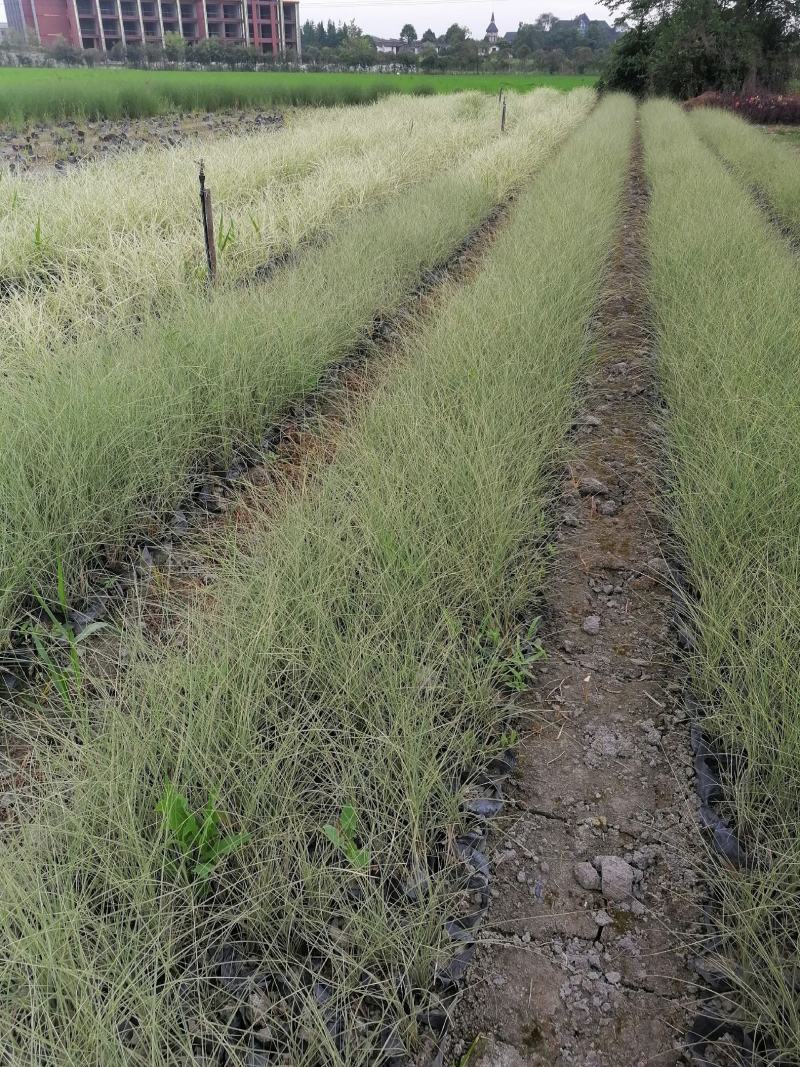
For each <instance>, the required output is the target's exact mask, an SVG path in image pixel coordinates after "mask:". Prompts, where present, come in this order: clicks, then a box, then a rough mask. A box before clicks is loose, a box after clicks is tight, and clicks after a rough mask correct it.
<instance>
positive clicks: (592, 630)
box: [581, 615, 600, 637]
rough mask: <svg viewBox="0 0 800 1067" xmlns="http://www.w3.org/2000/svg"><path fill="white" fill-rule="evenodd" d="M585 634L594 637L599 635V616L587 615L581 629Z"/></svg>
mask: <svg viewBox="0 0 800 1067" xmlns="http://www.w3.org/2000/svg"><path fill="white" fill-rule="evenodd" d="M581 629H582V630H583V632H584V633H585V634H589V635H590V636H591V637H594V636H595V635H596V634H599V633H600V616H599V615H587V616H586V618H585V619H584V620H583V626H582V627H581Z"/></svg>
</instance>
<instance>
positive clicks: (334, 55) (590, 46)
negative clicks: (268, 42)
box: [302, 14, 615, 74]
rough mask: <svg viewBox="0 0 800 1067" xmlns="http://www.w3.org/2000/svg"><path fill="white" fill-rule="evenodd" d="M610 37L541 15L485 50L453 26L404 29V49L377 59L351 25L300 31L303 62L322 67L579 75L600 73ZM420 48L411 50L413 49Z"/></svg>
mask: <svg viewBox="0 0 800 1067" xmlns="http://www.w3.org/2000/svg"><path fill="white" fill-rule="evenodd" d="M614 37H615V33H614V31H613V30H612V29H611V28H610V27H608V26H605V25H604V24H601V23H593V24H591V25H590V26H589V28H588V30H587V32H586V33H585V34H581V33H580V32H579V30H578V27H577V25H576V23H575V21H574V20H560V19H556V18H555V16H553V15H550V14H544V15H540V16H539V18H538V19H537V20H536V21H535V22H534V23H531V24H521V25H520V27H519V29H518V30H517V31H516V36H515V39H513V40H511V41H508V40H506V39H505V38H504V37H501V38H500V39H499V40H498V41H497V42H496V43H495V44H494V45H492V46H489V44H488V42H487V41H485V40H482V41H481V40H475V39H474V38H473V37H472V36H471V34H470V31H469V30H468V29H467V28H466V27H465V26H461V25H459V24H458V23H453V24H452V25H451V26H450V27H448V29H447V30H446V31H445V32H444V33H443V34H440V35H438V36H437V35H436V34H435V33H434V32H433V30H432V29H430V28H428V29H426V30H425V31H424V32H423V33H422V34H421V35H419V34H418V32H417V29H416V27H415V26H413V25H412V24H411V23H406V24H405V25H404V26H403V27H402V29H401V30H400V33H399V35H398V38H397V39H398V40H401V41H403V42H404V43H405V44H406V46H407V48H406V49H405V50H402V51H400V52H399V54H397V55H395V54H394V53H381V52H379V51H378V49H377V48H376V45H375V39H374V37H373V36H372V35H370V34H366V33H365V32H364V31H363V30H362V29H361V27H359V26H357V25H356V23H355V22H354V21H351V22H341V23H339V24H338V25H336V24H335V23H334V22H333V21H332V20H330V19H329V20H328V22H327V24H326V23H324V22H321V21H320V22H312V21H310V20H307V21H306V22H305V23H304V24H303V26H302V46H303V59H304V61H305V62H307V63H310V64H316V65H320V66H327V67H331V66H346V67H371V66H378V65H391V66H395V67H407V68H418V69H420V70H423V71H428V72H435V71H447V70H475V69H483V70H512V69H520V70H541V71H549V72H551V73H557V72H562V73H579V74H582V73H584V72H586V71H589V70H594V71H596V70H599V69H600V67H601V66H602V64H603V62H604V61H605V59H606V57H607V55H608V52H609V48H610V45H611V43H612V41H613V39H614ZM417 44H418V45H419V46H420V47H412V46H414V45H417Z"/></svg>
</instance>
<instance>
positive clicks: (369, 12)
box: [0, 0, 612, 38]
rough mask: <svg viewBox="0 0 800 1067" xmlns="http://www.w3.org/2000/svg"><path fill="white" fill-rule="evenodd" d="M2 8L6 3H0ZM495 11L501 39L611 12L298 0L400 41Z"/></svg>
mask: <svg viewBox="0 0 800 1067" xmlns="http://www.w3.org/2000/svg"><path fill="white" fill-rule="evenodd" d="M0 3H2V0H0ZM492 10H494V17H495V22H496V23H497V28H498V29H499V30H500V34H501V35H502V34H504V33H505V32H506V30H515V29H516V28H517V26H518V25H519V23H520V22H533V21H534V19H535V18H536V17H537V16H538V15H541V14H542V12H544V11H551V12H552V13H553V14H554V15H557V16H558V17H559V18H574V17H575V16H576V15H580V14H581V12H582V11H585V12H586V14H587V15H588V16H589V18H597V19H608V21H609V22H610V21H612V19H611V16H610V15H609V13H608V11H607V9H606V8H605V7H603V6H602V5H601V4H593V3H590V2H589V0H549V2H548V0H534V2H531V0H405V2H404V0H350V2H349V3H348V2H347V0H319V2H318V3H313V2H312V0H300V18H301V20H302V21H303V22H305V20H306V19H312V20H313V21H314V22H319V20H320V19H322V20H323V21H324V22H327V20H328V19H333V21H334V22H339V21H341V20H342V19H344V20H345V21H346V22H349V21H350V19H355V20H356V23H357V24H358V25H359V26H360V27H361V28H362V30H364V32H365V33H374V34H377V35H378V36H381V37H397V35H398V34H399V33H400V30H401V29H402V27H403V25H404V24H405V23H406V22H410V23H411V25H412V26H414V28H415V29H416V31H417V33H418V34H419V35H420V37H421V36H422V34H423V32H424V31H425V30H426V29H427V28H428V27H429V26H430V28H431V29H432V30H433V32H434V33H436V34H437V35H438V34H440V33H444V31H445V30H446V29H447V27H448V26H450V25H451V24H452V23H453V22H458V23H460V24H461V25H462V26H469V28H470V29H471V30H472V36H473V37H477V38H482V37H483V36H484V34H485V33H486V27H487V26H488V24H489V19H490V17H491V14H492Z"/></svg>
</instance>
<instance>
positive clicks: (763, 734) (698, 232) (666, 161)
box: [643, 102, 800, 1062]
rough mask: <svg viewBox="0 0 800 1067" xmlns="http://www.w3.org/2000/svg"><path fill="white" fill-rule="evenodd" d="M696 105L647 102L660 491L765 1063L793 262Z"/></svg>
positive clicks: (784, 599) (790, 1026) (794, 782)
mask: <svg viewBox="0 0 800 1067" xmlns="http://www.w3.org/2000/svg"><path fill="white" fill-rule="evenodd" d="M695 118H696V117H693V118H692V119H689V118H687V117H686V116H685V115H683V114H682V113H681V112H680V110H679V109H678V108H677V106H675V105H672V104H667V103H663V102H656V103H649V104H647V105H645V107H644V109H643V132H644V145H645V151H646V167H647V175H648V178H649V181H650V185H651V191H652V199H651V211H650V223H649V238H648V244H649V255H650V265H651V291H652V297H653V305H654V312H655V323H656V328H657V335H658V368H659V371H660V373H661V378H662V383H663V391H664V395H665V399H666V402H667V408H668V410H667V414H666V421H665V426H664V429H665V435H666V443H667V448H668V457H669V467H668V475H669V479H668V482H667V484H666V486H665V495H664V499H665V502H666V509H667V516H668V519H669V522H670V523H671V525H672V528H673V530H674V533H675V537H676V550H677V551H678V552H679V553H680V556H681V558H682V560H683V561H684V565H685V569H686V577H687V580H688V583H689V587H690V589H691V590H692V599H691V601H690V609H691V611H692V612H693V615H694V620H695V624H696V628H697V638H698V646H697V649H696V651H695V652H694V653H693V655H692V656H691V657H690V660H689V665H690V669H691V674H692V681H693V684H694V687H695V689H696V692H697V694H698V696H699V697H700V703H701V708H702V709H703V711H705V712H706V716H705V718H704V720H703V725H704V728H705V729H706V730H707V731H708V732H709V733H710V735H711V737H712V738H713V740H714V742H715V743H716V744H717V745H718V746H719V747H720V748H721V749H722V750H723V751H724V752H727V753H729V754H730V756H731V765H732V770H733V772H734V773H731V774H729V775H728V776H727V778H726V781H725V787H726V796H727V807H726V811H727V812H728V813H729V814H730V817H731V819H732V820H733V825H734V827H735V830H736V832H737V834H738V835H739V836H740V838H741V840H742V842H743V845H744V849H745V851H746V854H747V856H748V859H749V866H748V867H747V868H746V869H740V870H731V869H730V868H729V867H728V866H727V865H726V864H725V863H721V864H719V865H718V868H717V870H716V871H715V872H714V874H713V875H712V877H713V882H714V885H715V887H716V893H718V907H717V908H716V909H715V914H716V918H717V921H718V923H719V930H720V933H721V935H722V942H721V948H722V953H721V957H722V960H723V961H726V962H725V966H726V967H727V969H728V971H729V979H730V981H731V983H732V985H733V987H734V989H735V990H736V991H737V992H736V999H737V1000H741V1002H742V1004H743V1007H744V1011H745V1013H746V1018H747V1019H748V1022H749V1023H750V1024H751V1025H752V1027H753V1028H754V1029H755V1031H756V1034H757V1038H758V1040H759V1041H761V1040H764V1041H766V1043H767V1044H766V1047H770V1044H769V1043H770V1042H774V1043H775V1047H776V1049H777V1052H776V1059H775V1062H777V1059H778V1058H780V1059H781V1060H782V1061H784V1062H787V1061H788V1062H791V1061H794V1060H796V1059H797V1057H798V1055H799V1054H800V1010H799V1008H798V1005H800V1000H798V989H797V944H798V940H799V939H800V903H799V902H798V893H797V888H798V886H799V885H800V839H798V834H797V825H798V818H800V714H798V694H799V693H800V538H798V530H800V487H799V486H798V478H797V471H798V458H797V451H798V444H797V441H798V434H797V432H796V431H797V429H798V420H799V419H800V328H799V327H798V322H800V320H799V319H798V314H797V308H798V306H799V304H800V275H798V271H797V263H796V261H795V260H794V258H793V257H792V255H791V253H790V251H789V250H788V249H787V248H786V246H785V244H784V243H783V242H782V240H781V239H780V237H779V236H778V235H777V234H776V233H775V232H774V230H773V229H772V227H771V226H770V224H769V222H768V221H767V220H766V219H765V218H764V216H763V214H762V213H761V212H760V211H759V210H758V208H757V207H756V205H755V204H754V203H753V202H752V200H751V198H750V197H749V196H748V194H747V192H746V190H745V188H744V187H743V186H742V185H741V184H740V183H739V182H737V181H736V179H735V178H734V177H732V176H731V175H730V174H729V173H727V172H726V170H725V168H724V166H723V165H722V163H720V162H719V160H717V159H716V158H715V157H714V156H713V155H712V153H711V152H710V151H709V150H708V149H707V148H705V147H704V146H703V145H702V144H701V142H700V141H699V140H698V138H697V136H696V134H695V132H694V128H693V127H694V126H695ZM711 119H712V120H713V121H714V122H715V123H716V121H717V120H716V117H714V116H711ZM730 123H731V124H732V126H731V129H732V131H733V133H734V134H736V131H737V130H738V123H737V122H736V120H735V119H731V120H730ZM727 124H728V119H727V118H726V119H725V125H726V126H727ZM697 128H698V129H702V128H704V126H703V125H699V126H698V127H697ZM744 136H746V137H750V136H752V137H753V138H756V139H760V138H761V135H760V134H758V133H757V132H756V131H753V132H752V135H751V133H750V131H746V133H745V135H744Z"/></svg>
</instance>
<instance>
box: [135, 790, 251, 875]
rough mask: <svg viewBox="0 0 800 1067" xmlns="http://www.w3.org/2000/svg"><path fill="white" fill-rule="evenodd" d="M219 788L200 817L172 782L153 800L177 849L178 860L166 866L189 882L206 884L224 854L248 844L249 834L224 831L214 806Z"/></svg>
mask: <svg viewBox="0 0 800 1067" xmlns="http://www.w3.org/2000/svg"><path fill="white" fill-rule="evenodd" d="M218 797H219V792H218V791H215V792H213V793H212V794H211V796H210V797H209V798H208V802H207V803H206V806H205V808H204V809H203V811H202V813H201V814H200V815H199V817H198V816H197V815H195V814H193V813H192V812H191V811H190V809H189V804H188V802H187V800H186V797H185V796H184V795H183V794H182V793H179V792H178V790H177V789H176V788H175V786H174V785H173V784H172V783H171V782H167V784H166V785H165V786H164V793H163V795H162V797H161V800H159V802H158V804H156V811H159V812H161V814H162V815H163V816H164V828H165V829H166V831H167V833H168V835H169V839H170V843H171V844H172V845H174V847H175V848H176V849H177V851H178V852H179V853H180V857H181V858H180V861H179V862H178V863H174V862H173V861H169V862H168V863H167V864H166V869H167V870H168V871H169V872H170V873H171V874H172V875H173V876H174V877H176V878H177V877H179V876H180V875H181V874H183V875H184V876H186V878H187V880H188V881H189V882H191V883H198V884H199V885H200V886H201V887H203V889H206V888H207V887H208V881H209V879H210V878H211V875H212V874H213V873H214V871H215V870H216V869H217V867H218V866H219V864H220V863H221V861H222V860H223V859H224V858H225V856H229V855H230V854H231V853H232V852H234V851H235V850H236V849H237V848H240V847H241V846H242V845H245V844H247V842H248V841H249V840H250V834H249V833H247V832H246V831H241V832H240V833H238V834H223V832H222V813H221V812H220V810H219V808H218V807H217V799H218Z"/></svg>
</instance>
